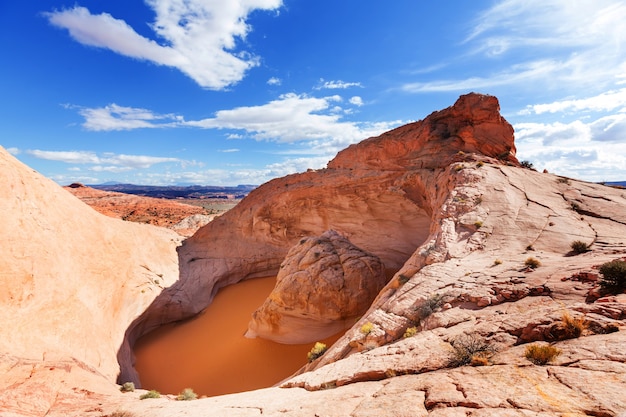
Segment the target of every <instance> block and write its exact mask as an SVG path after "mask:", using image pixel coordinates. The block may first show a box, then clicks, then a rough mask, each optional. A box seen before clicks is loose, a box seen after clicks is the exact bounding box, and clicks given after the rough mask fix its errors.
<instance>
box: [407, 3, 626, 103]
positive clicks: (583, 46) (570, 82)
mask: <svg viewBox="0 0 626 417" xmlns="http://www.w3.org/2000/svg"><path fill="white" fill-rule="evenodd" d="M624 21H626V4H624V2H623V1H620V0H582V1H579V2H577V3H576V7H573V6H572V4H571V2H568V1H566V0H503V1H499V2H497V3H495V4H494V5H493V6H492V7H491V8H489V9H487V10H486V11H485V12H483V13H482V14H480V15H479V16H478V17H477V19H476V20H474V22H473V27H472V29H471V30H470V33H469V34H468V36H467V37H466V39H465V40H464V45H463V46H464V47H466V49H467V50H468V52H467V53H466V54H464V55H463V56H462V57H460V58H458V59H459V61H463V60H468V61H469V60H475V59H480V60H485V59H486V60H488V61H487V62H489V63H491V65H483V66H482V68H484V69H483V70H481V71H482V72H481V73H477V74H474V75H472V76H468V77H465V78H459V79H447V80H441V79H440V80H437V79H435V80H432V79H430V80H426V81H421V80H420V81H416V82H412V83H407V84H405V85H404V86H403V87H402V89H403V90H405V91H409V92H415V93H423V92H445V91H469V90H479V89H480V90H485V89H492V88H494V87H500V86H516V87H518V88H525V89H528V88H537V89H545V88H559V90H561V91H571V92H578V91H580V89H582V88H588V89H589V90H590V91H591V90H594V89H595V91H598V90H600V89H601V88H604V87H606V86H613V85H615V84H618V83H619V82H620V81H619V80H620V79H623V77H624V74H625V73H626V64H625V63H626V49H625V48H624V44H626V26H625V25H624V24H623V22H624ZM505 55H506V61H505V60H503V59H502V58H503V57H504V56H505ZM503 62H506V63H507V64H508V68H506V69H505V68H503V67H502V66H501V65H502V63H503ZM511 62H512V64H511ZM460 63H461V62H459V64H460Z"/></svg>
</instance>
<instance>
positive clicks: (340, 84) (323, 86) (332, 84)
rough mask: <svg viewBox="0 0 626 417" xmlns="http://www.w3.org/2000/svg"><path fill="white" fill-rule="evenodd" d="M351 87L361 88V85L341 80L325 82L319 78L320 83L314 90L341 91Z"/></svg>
mask: <svg viewBox="0 0 626 417" xmlns="http://www.w3.org/2000/svg"><path fill="white" fill-rule="evenodd" d="M351 87H362V85H361V83H357V82H346V81H341V80H333V81H325V80H324V79H323V78H320V83H319V85H318V86H316V87H314V89H315V90H339V89H341V90H343V89H346V88H351Z"/></svg>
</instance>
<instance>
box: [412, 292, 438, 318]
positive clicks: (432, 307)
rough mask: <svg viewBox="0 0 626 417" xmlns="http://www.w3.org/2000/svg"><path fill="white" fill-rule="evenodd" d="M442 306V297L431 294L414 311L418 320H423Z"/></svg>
mask: <svg viewBox="0 0 626 417" xmlns="http://www.w3.org/2000/svg"><path fill="white" fill-rule="evenodd" d="M442 304H443V295H441V294H439V293H436V294H431V296H430V297H428V299H426V300H425V302H424V304H422V305H420V306H419V307H417V309H416V311H417V314H418V317H419V319H420V320H424V319H425V318H426V317H428V316H430V315H431V314H433V313H434V312H435V311H436V310H437V309H438V308H439V307H441V305H442Z"/></svg>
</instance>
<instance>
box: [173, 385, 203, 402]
mask: <svg viewBox="0 0 626 417" xmlns="http://www.w3.org/2000/svg"><path fill="white" fill-rule="evenodd" d="M196 398H198V395H197V394H196V393H195V392H193V390H192V389H191V388H185V389H184V390H182V391H181V392H180V394H178V396H177V397H176V399H177V400H178V401H191V400H195V399H196Z"/></svg>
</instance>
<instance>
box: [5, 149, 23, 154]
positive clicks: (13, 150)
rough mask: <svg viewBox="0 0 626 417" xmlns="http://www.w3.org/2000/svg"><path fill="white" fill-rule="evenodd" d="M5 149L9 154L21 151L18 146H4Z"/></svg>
mask: <svg viewBox="0 0 626 417" xmlns="http://www.w3.org/2000/svg"><path fill="white" fill-rule="evenodd" d="M6 151H7V152H8V153H10V154H11V155H19V154H20V153H21V152H22V151H21V150H20V149H19V148H6Z"/></svg>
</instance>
